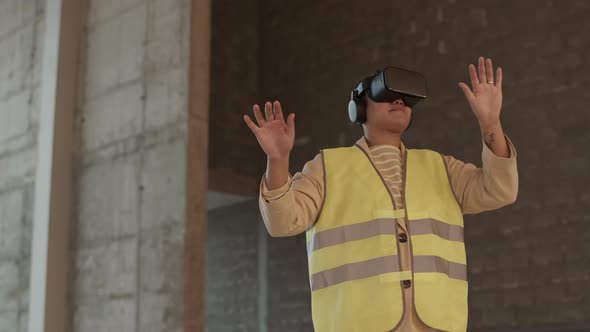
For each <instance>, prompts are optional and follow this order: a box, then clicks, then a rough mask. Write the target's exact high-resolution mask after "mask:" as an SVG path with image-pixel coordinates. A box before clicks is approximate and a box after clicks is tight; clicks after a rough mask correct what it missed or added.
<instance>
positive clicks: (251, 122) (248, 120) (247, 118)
mask: <svg viewBox="0 0 590 332" xmlns="http://www.w3.org/2000/svg"><path fill="white" fill-rule="evenodd" d="M244 121H245V122H246V124H247V125H248V127H249V128H250V129H251V130H252V132H253V133H254V134H256V130H257V129H258V127H257V126H256V124H255V123H254V121H252V119H250V117H249V116H248V115H246V114H244Z"/></svg>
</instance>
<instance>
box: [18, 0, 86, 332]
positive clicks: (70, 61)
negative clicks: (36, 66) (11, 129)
mask: <svg viewBox="0 0 590 332" xmlns="http://www.w3.org/2000/svg"><path fill="white" fill-rule="evenodd" d="M82 3H83V2H82V1H76V0H48V1H47V4H46V29H45V45H44V47H43V60H42V61H43V66H42V68H43V70H42V78H41V106H40V114H39V133H38V164H37V174H36V180H35V199H34V200H35V204H34V214H33V240H32V250H31V278H30V300H29V324H28V326H29V331H30V332H41V331H46V332H53V331H55V332H58V331H59V332H62V331H67V330H68V329H69V316H70V315H69V310H70V308H69V298H70V297H69V289H70V275H69V273H70V266H71V250H70V244H71V239H70V235H71V225H72V187H73V176H72V169H73V167H72V164H73V162H72V150H73V149H72V141H73V114H74V109H75V105H76V93H77V90H78V89H77V79H76V78H77V75H78V57H79V44H80V42H79V38H80V30H81V19H82V17H83V15H81V13H82Z"/></svg>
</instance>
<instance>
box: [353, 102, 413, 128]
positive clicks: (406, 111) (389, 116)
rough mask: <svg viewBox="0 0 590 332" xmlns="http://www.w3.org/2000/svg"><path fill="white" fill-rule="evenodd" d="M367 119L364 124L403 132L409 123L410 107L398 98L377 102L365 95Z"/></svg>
mask: <svg viewBox="0 0 590 332" xmlns="http://www.w3.org/2000/svg"><path fill="white" fill-rule="evenodd" d="M365 101H366V105H367V121H366V122H365V126H367V127H369V128H376V129H380V130H387V131H390V132H395V133H400V134H401V133H403V132H404V130H406V128H407V127H408V124H409V123H410V116H411V115H412V109H411V108H410V107H409V106H406V105H405V104H404V101H403V99H401V98H399V99H397V100H395V101H392V102H384V103H378V102H374V101H372V100H371V99H370V98H368V97H366V96H365Z"/></svg>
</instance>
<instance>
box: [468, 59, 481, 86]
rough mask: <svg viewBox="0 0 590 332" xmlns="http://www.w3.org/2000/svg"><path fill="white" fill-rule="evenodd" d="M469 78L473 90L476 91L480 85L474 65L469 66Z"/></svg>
mask: <svg viewBox="0 0 590 332" xmlns="http://www.w3.org/2000/svg"><path fill="white" fill-rule="evenodd" d="M469 78H470V79H471V88H472V89H473V90H475V87H476V86H478V85H479V79H478V78H477V73H476V72H475V66H474V65H469Z"/></svg>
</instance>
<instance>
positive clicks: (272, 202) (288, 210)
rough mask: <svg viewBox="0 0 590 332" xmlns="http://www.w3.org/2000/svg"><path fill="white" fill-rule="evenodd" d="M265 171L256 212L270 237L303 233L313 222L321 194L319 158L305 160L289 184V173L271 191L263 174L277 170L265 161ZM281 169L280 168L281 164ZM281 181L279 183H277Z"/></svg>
mask: <svg viewBox="0 0 590 332" xmlns="http://www.w3.org/2000/svg"><path fill="white" fill-rule="evenodd" d="M269 162H270V164H269V166H270V167H269V169H267V171H269V172H268V173H267V174H265V175H264V176H263V177H262V181H261V183H260V198H259V205H260V212H261V214H262V218H263V220H264V223H265V225H266V228H267V229H268V232H269V233H270V234H271V235H272V236H290V235H296V234H299V233H302V232H304V231H305V230H306V229H307V228H309V227H310V226H311V225H313V223H314V221H315V220H316V219H317V215H318V213H319V209H320V207H321V205H322V202H323V195H324V182H323V178H324V173H323V160H322V155H321V154H317V155H316V157H315V158H314V159H313V160H311V161H308V162H307V163H306V164H305V165H304V167H303V170H302V171H301V172H297V173H296V174H295V175H294V176H293V179H292V181H290V179H289V173H288V172H287V174H286V176H287V177H286V179H285V181H284V183H283V184H282V185H280V186H278V187H277V188H275V189H274V190H270V188H268V186H267V183H266V182H267V180H266V177H267V175H272V174H273V173H274V171H275V170H278V169H279V168H277V167H275V168H273V166H278V167H280V166H281V164H280V163H279V164H278V165H277V164H274V163H273V162H272V161H269ZM283 166H284V165H283ZM278 181H281V180H278Z"/></svg>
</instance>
